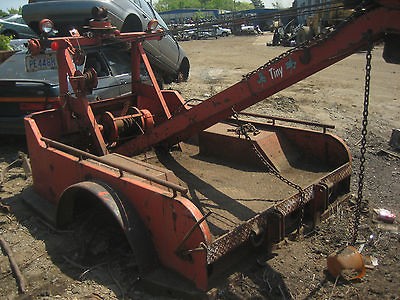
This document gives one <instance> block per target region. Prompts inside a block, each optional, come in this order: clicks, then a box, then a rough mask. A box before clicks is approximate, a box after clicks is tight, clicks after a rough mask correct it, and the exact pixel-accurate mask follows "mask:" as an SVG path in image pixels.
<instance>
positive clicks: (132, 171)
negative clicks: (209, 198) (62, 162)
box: [41, 137, 188, 195]
mask: <svg viewBox="0 0 400 300" xmlns="http://www.w3.org/2000/svg"><path fill="white" fill-rule="evenodd" d="M41 140H42V141H43V142H45V143H46V144H48V145H50V146H52V147H54V148H56V149H59V150H66V151H68V152H69V153H70V154H73V155H76V156H82V157H85V158H90V159H93V160H95V161H97V162H100V163H102V164H105V165H109V166H111V167H114V168H116V169H118V170H119V171H120V174H121V175H122V171H125V172H128V173H130V174H132V175H136V176H139V177H142V178H144V179H147V180H150V181H153V182H155V183H158V184H160V185H162V186H165V187H167V188H170V189H172V190H173V191H178V192H180V193H181V194H182V195H186V194H187V192H188V190H187V188H184V187H181V186H180V185H177V184H175V183H172V182H169V181H166V180H163V179H160V178H157V177H155V176H152V175H149V174H147V173H145V172H142V171H139V170H136V169H134V168H130V167H129V166H126V165H122V164H119V163H115V162H109V161H107V160H105V159H103V158H102V157H99V156H96V155H93V154H91V153H88V152H85V151H82V150H79V149H76V148H74V147H71V146H68V145H66V144H63V143H60V142H57V141H54V140H51V139H48V138H45V137H42V138H41Z"/></svg>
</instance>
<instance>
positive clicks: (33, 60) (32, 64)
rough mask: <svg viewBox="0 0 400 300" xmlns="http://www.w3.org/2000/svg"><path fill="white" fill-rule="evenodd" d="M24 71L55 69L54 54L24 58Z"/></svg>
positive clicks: (55, 58)
mask: <svg viewBox="0 0 400 300" xmlns="http://www.w3.org/2000/svg"><path fill="white" fill-rule="evenodd" d="M25 69H26V71H27V72H36V71H40V70H54V69H57V57H56V54H55V53H46V54H38V55H35V56H32V55H27V56H25Z"/></svg>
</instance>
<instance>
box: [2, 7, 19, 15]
mask: <svg viewBox="0 0 400 300" xmlns="http://www.w3.org/2000/svg"><path fill="white" fill-rule="evenodd" d="M15 14H17V15H21V14H22V6H20V7H19V8H9V9H8V11H4V10H2V9H0V18H2V17H5V16H8V15H15Z"/></svg>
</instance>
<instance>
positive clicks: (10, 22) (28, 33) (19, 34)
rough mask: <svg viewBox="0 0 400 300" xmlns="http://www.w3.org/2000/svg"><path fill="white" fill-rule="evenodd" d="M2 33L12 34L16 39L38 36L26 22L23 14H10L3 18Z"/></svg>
mask: <svg viewBox="0 0 400 300" xmlns="http://www.w3.org/2000/svg"><path fill="white" fill-rule="evenodd" d="M0 34H3V35H7V36H12V37H13V38H14V39H29V38H32V37H36V33H35V32H34V31H33V30H32V29H30V28H29V26H28V25H26V24H25V21H24V19H23V18H22V16H21V15H10V16H6V17H3V18H1V19H0Z"/></svg>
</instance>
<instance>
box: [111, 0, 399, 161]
mask: <svg viewBox="0 0 400 300" xmlns="http://www.w3.org/2000/svg"><path fill="white" fill-rule="evenodd" d="M378 3H379V4H381V5H382V6H380V5H377V4H376V2H375V1H371V4H370V6H368V7H364V8H363V9H362V10H360V11H358V12H356V13H355V14H354V15H352V16H351V18H350V19H349V20H347V21H346V22H345V23H343V25H342V26H340V27H339V28H337V29H335V30H333V31H332V32H329V33H327V34H325V35H324V36H323V39H321V38H320V37H317V38H316V39H314V40H312V41H310V42H309V43H308V44H305V45H301V46H300V47H298V48H295V49H293V50H290V51H288V52H287V53H284V54H283V55H281V56H279V57H277V58H275V59H273V60H271V61H269V62H267V63H266V64H265V65H264V66H262V67H260V68H259V69H257V70H255V71H253V72H251V73H249V74H247V75H246V76H244V78H243V80H242V81H240V82H238V83H236V84H235V85H233V86H231V87H229V88H227V89H226V90H224V91H222V92H220V93H218V94H216V95H214V96H213V97H211V98H210V99H208V100H206V101H204V102H203V103H201V104H199V105H197V106H195V107H193V108H191V109H189V110H187V111H185V112H182V113H180V114H177V115H174V116H173V117H172V118H170V119H168V120H165V121H164V122H163V123H161V124H159V125H158V126H156V127H155V128H153V129H152V130H151V131H149V132H146V133H144V134H143V135H141V136H138V137H137V138H135V139H133V140H131V141H129V142H127V143H125V144H123V145H121V146H119V147H118V148H117V149H116V151H117V152H119V153H122V154H125V155H133V154H137V153H139V152H140V151H143V150H144V149H146V148H148V147H151V146H154V145H156V144H158V143H160V142H165V143H167V144H168V145H173V144H176V143H177V142H179V141H182V140H185V139H187V138H189V137H190V136H192V135H194V134H196V133H197V132H200V131H201V130H204V129H206V128H208V127H210V126H211V125H213V124H215V123H217V122H219V121H221V120H224V119H226V118H228V117H230V116H231V115H232V114H233V112H234V111H241V110H244V109H246V108H248V107H249V106H251V105H253V104H255V103H257V102H259V101H261V100H263V99H265V98H267V97H269V96H271V95H273V94H275V93H277V92H279V91H281V90H283V89H285V88H287V87H289V86H291V85H293V84H294V83H296V82H299V81H301V80H303V79H304V78H306V77H308V76H310V75H312V74H315V73H317V72H318V71H320V70H322V69H324V68H326V67H329V66H331V65H333V64H335V63H336V62H338V61H340V60H342V59H344V58H346V57H347V56H350V55H351V54H353V53H355V52H357V51H359V50H362V49H365V48H366V47H368V46H369V45H373V44H374V43H376V42H378V41H381V40H383V39H384V38H385V36H387V35H389V34H397V35H399V34H400V23H399V9H400V5H399V3H398V1H393V0H386V1H379V2H378ZM398 38H399V39H400V35H399V36H398Z"/></svg>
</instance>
